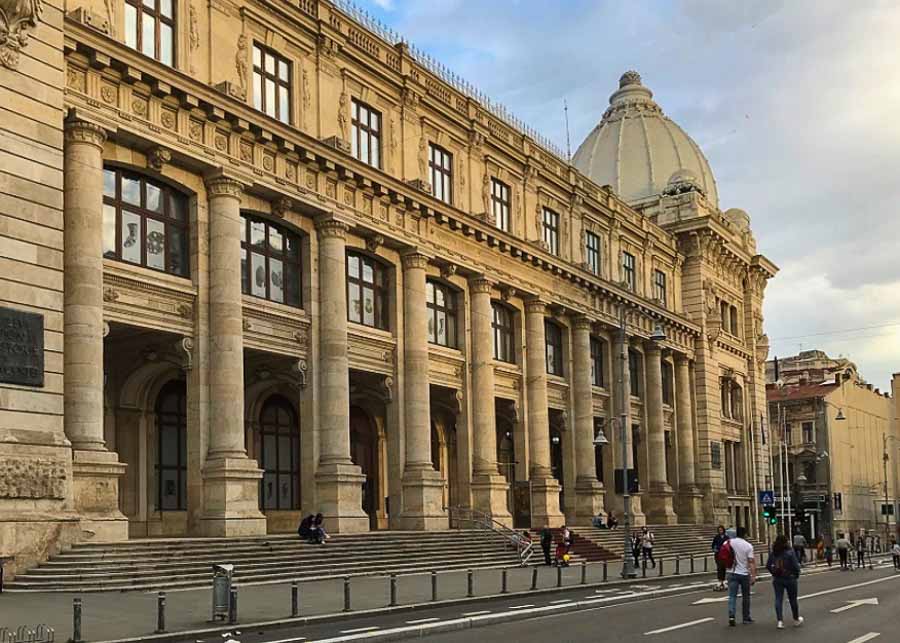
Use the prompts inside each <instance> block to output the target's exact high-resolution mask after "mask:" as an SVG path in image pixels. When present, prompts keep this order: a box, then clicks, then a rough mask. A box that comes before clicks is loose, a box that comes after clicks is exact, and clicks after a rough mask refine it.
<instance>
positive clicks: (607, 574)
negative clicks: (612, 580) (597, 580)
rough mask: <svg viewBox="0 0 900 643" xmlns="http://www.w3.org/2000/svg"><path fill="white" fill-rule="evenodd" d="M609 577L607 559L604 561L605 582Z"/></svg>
mask: <svg viewBox="0 0 900 643" xmlns="http://www.w3.org/2000/svg"><path fill="white" fill-rule="evenodd" d="M608 579H609V563H607V562H606V561H605V560H604V561H603V582H604V583H605V582H606V581H607V580H608Z"/></svg>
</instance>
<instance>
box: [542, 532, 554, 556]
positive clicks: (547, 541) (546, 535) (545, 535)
mask: <svg viewBox="0 0 900 643" xmlns="http://www.w3.org/2000/svg"><path fill="white" fill-rule="evenodd" d="M552 545H553V532H551V531H550V527H547V526H546V525H545V526H544V528H543V529H541V551H543V552H544V564H545V565H550V564H551V563H550V547H551V546H552Z"/></svg>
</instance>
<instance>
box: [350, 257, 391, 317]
mask: <svg viewBox="0 0 900 643" xmlns="http://www.w3.org/2000/svg"><path fill="white" fill-rule="evenodd" d="M384 273H385V270H384V267H383V266H382V265H381V264H380V263H379V262H378V261H376V260H375V259H372V258H371V257H368V256H366V255H363V254H359V253H356V252H348V253H347V319H349V320H350V321H352V322H356V323H357V324H363V325H365V326H372V327H374V328H381V329H384V330H387V327H388V323H387V320H388V315H387V312H388V311H387V287H386V283H385V274H384Z"/></svg>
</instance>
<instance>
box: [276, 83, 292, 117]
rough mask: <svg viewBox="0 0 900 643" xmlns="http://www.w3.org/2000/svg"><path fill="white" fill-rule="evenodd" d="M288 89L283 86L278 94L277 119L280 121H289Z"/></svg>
mask: <svg viewBox="0 0 900 643" xmlns="http://www.w3.org/2000/svg"><path fill="white" fill-rule="evenodd" d="M288 96H289V94H288V91H287V90H286V89H284V88H282V89H281V92H279V94H278V120H280V121H281V122H282V123H290V122H291V107H290V105H289V104H288Z"/></svg>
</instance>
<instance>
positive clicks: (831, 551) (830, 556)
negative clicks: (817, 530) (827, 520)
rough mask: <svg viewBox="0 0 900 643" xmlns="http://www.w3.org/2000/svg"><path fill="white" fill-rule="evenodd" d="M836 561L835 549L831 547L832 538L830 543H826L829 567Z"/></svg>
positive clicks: (829, 540)
mask: <svg viewBox="0 0 900 643" xmlns="http://www.w3.org/2000/svg"><path fill="white" fill-rule="evenodd" d="M833 560H834V547H833V546H832V545H831V536H829V537H828V542H826V543H825V562H827V563H828V566H829V567H831V563H832V561H833Z"/></svg>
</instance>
